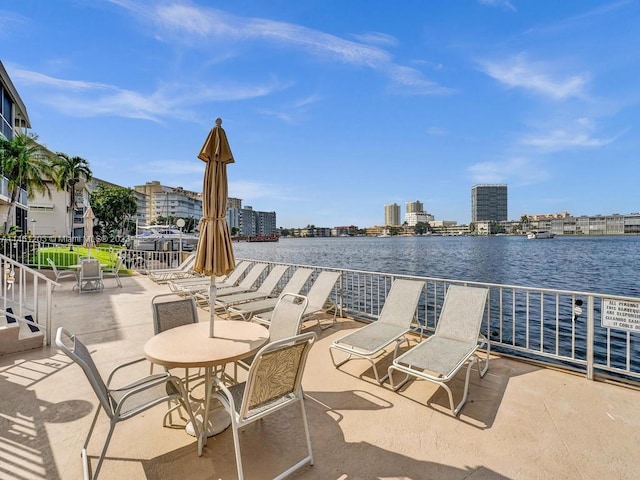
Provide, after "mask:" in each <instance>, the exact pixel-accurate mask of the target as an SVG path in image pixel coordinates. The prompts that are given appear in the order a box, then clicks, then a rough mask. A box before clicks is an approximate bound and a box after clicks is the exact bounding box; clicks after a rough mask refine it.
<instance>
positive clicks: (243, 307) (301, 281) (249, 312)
mask: <svg viewBox="0 0 640 480" xmlns="http://www.w3.org/2000/svg"><path fill="white" fill-rule="evenodd" d="M312 273H313V269H311V268H298V269H296V271H295V272H293V275H291V278H290V279H289V281H288V282H287V284H286V285H285V286H284V287H282V293H281V294H280V296H278V297H275V298H265V299H263V300H254V301H252V302H245V303H241V304H239V305H231V306H230V307H229V308H228V309H227V313H229V314H230V315H239V316H241V317H242V319H243V320H251V317H252V316H253V315H254V314H256V313H261V312H265V311H267V310H273V309H274V308H275V306H276V304H277V303H278V301H279V300H280V297H282V295H284V294H285V293H295V294H297V293H300V292H301V291H302V289H303V288H304V286H305V284H306V283H307V281H308V280H309V278H310V277H311V274H312Z"/></svg>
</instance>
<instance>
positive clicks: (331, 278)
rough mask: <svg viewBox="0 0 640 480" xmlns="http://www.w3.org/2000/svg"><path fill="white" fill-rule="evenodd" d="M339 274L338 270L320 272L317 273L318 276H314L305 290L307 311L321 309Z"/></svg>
mask: <svg viewBox="0 0 640 480" xmlns="http://www.w3.org/2000/svg"><path fill="white" fill-rule="evenodd" d="M340 275H341V273H340V272H328V271H323V272H320V275H318V278H316V280H315V281H314V282H313V285H311V288H309V291H308V292H307V298H308V299H309V311H317V310H321V309H322V308H323V307H324V304H325V302H326V301H327V298H329V295H331V291H332V290H333V287H334V286H335V284H336V282H337V281H338V279H339V278H340Z"/></svg>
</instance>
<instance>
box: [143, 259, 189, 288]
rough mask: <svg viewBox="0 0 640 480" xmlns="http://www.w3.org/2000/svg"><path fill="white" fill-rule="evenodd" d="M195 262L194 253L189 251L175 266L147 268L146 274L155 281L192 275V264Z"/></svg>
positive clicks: (161, 281)
mask: <svg viewBox="0 0 640 480" xmlns="http://www.w3.org/2000/svg"><path fill="white" fill-rule="evenodd" d="M195 262H196V254H195V253H191V254H189V256H187V258H185V259H184V260H183V261H182V263H181V264H180V265H178V266H177V267H176V268H161V269H159V270H147V276H148V277H149V278H150V279H151V280H153V281H154V282H156V283H166V282H168V281H169V280H173V279H176V278H185V277H192V276H194V275H196V274H195V272H194V271H193V265H194V264H195Z"/></svg>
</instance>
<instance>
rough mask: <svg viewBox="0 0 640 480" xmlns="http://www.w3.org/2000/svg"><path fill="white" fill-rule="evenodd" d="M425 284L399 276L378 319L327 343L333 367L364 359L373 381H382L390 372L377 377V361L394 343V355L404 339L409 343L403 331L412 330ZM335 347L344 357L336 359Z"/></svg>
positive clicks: (405, 332) (394, 356)
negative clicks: (373, 378) (367, 363)
mask: <svg viewBox="0 0 640 480" xmlns="http://www.w3.org/2000/svg"><path fill="white" fill-rule="evenodd" d="M424 285H425V283H424V282H423V281H417V280H404V279H398V280H395V281H394V282H393V284H392V285H391V289H390V290H389V294H388V295H387V298H386V299H385V302H384V305H383V306H382V311H381V312H380V316H379V317H378V319H377V320H376V321H375V322H373V323H370V324H368V325H365V326H364V327H361V328H359V329H358V330H356V331H355V332H352V333H350V334H348V335H346V336H344V337H342V338H339V339H337V340H334V341H333V343H332V344H331V345H330V346H329V354H330V356H331V361H332V362H333V365H334V366H335V367H336V368H339V367H340V366H342V365H344V364H345V363H346V362H348V361H349V360H352V359H361V360H367V361H368V362H369V363H370V364H371V367H372V368H373V373H374V375H375V377H376V381H377V382H378V383H379V384H382V383H384V381H385V380H386V379H387V378H388V376H389V374H388V373H387V374H385V375H383V376H380V373H379V372H378V368H377V366H376V362H375V361H374V359H377V358H378V357H380V356H381V355H383V354H384V353H385V349H386V348H387V347H388V346H389V345H391V344H392V343H394V342H395V347H394V350H393V358H394V359H395V358H396V356H397V355H398V349H399V348H400V345H401V344H402V343H403V342H406V343H407V346H409V340H408V338H407V336H406V334H407V333H408V332H409V331H410V330H411V324H412V322H413V319H414V318H415V313H416V310H417V308H418V302H419V301H420V296H421V295H422V291H423V290H424ZM334 350H338V351H340V352H343V353H346V354H347V357H346V358H345V359H343V360H340V361H337V360H336V357H335V355H334Z"/></svg>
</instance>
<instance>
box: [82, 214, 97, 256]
mask: <svg viewBox="0 0 640 480" xmlns="http://www.w3.org/2000/svg"><path fill="white" fill-rule="evenodd" d="M82 216H83V218H84V242H83V245H84V246H85V247H87V248H92V247H95V246H96V244H95V242H94V238H93V219H94V218H96V216H95V215H94V214H93V209H92V208H91V206H88V207H87V209H86V210H85V211H84V214H83V215H82Z"/></svg>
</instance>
